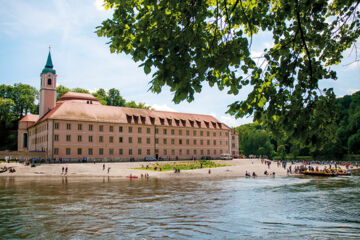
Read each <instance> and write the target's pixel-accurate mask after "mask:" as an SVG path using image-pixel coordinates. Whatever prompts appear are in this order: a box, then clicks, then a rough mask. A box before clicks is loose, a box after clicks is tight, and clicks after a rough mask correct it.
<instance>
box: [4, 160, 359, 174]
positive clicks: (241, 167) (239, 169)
mask: <svg viewBox="0 0 360 240" xmlns="http://www.w3.org/2000/svg"><path fill="white" fill-rule="evenodd" d="M213 161H214V162H217V163H220V164H225V165H228V166H225V167H217V168H202V169H194V170H182V171H181V172H180V173H174V171H153V170H139V169H135V168H141V167H144V166H146V165H149V166H150V165H153V164H156V163H157V162H122V163H119V162H117V163H95V164H94V163H69V164H67V163H63V164H41V165H37V166H36V167H30V166H24V165H23V164H20V163H0V168H2V167H4V166H6V167H13V168H15V170H16V172H15V173H10V172H9V171H7V172H4V173H0V177H1V176H64V175H65V174H63V173H62V168H63V167H64V168H66V167H67V168H68V172H67V174H66V176H69V177H76V176H79V177H81V176H87V177H89V176H113V177H124V178H125V177H126V176H129V175H130V174H131V175H132V176H137V177H139V178H140V177H141V174H146V173H147V174H149V177H151V178H202V179H205V178H223V177H245V172H246V171H248V172H249V173H250V174H252V173H253V172H255V173H256V175H257V176H258V177H273V176H272V173H273V172H275V176H288V173H287V170H286V169H284V168H283V167H281V165H280V166H279V167H278V166H277V164H276V162H275V161H272V164H271V165H270V167H268V166H267V165H266V164H264V163H262V162H261V160H260V159H234V160H226V161H225V160H213ZM158 163H159V164H164V163H170V164H173V163H175V164H176V163H179V161H176V162H173V161H169V162H163V161H161V162H158ZM103 164H105V169H104V170H103ZM299 165H301V164H300V163H297V164H293V165H292V168H293V169H294V167H295V166H299ZM288 166H289V165H288ZM312 166H314V167H316V165H312ZM323 167H324V166H323V165H320V166H319V168H321V169H322V168H323ZM108 168H110V170H109V173H108ZM343 168H345V167H343ZM209 169H210V171H211V173H209ZM354 169H355V167H354ZM265 171H268V172H269V173H270V174H269V176H266V175H264V172H265ZM290 175H295V174H290Z"/></svg>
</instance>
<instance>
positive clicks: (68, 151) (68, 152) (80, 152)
mask: <svg viewBox="0 0 360 240" xmlns="http://www.w3.org/2000/svg"><path fill="white" fill-rule="evenodd" d="M87 150H88V151H87V155H90V156H91V155H93V154H94V150H93V149H92V148H88V149H87ZM108 150H109V152H108V153H109V155H114V154H115V151H114V149H113V148H110V149H108ZM144 150H145V149H144ZM145 152H146V155H151V149H146V151H144V153H145ZM184 152H185V151H184ZM65 153H66V155H71V148H66V149H65ZM155 153H156V154H158V153H159V152H158V150H156V151H155ZM199 153H200V155H204V154H208V155H210V154H211V151H210V150H209V149H208V150H203V149H201V150H200V151H199ZM213 153H214V154H215V155H216V154H217V151H216V149H215V150H213ZM222 153H223V150H220V154H222ZM54 154H55V155H59V149H58V148H54ZM77 154H78V155H83V154H85V152H83V149H82V148H78V149H77ZM98 154H99V155H104V149H103V148H99V149H98ZM123 154H124V151H123V149H122V148H120V149H119V150H118V155H123ZM128 154H129V155H133V149H131V148H130V149H128ZM137 154H138V155H142V154H143V149H138V150H137ZM163 154H164V155H165V156H167V155H168V154H171V155H176V150H175V149H171V150H169V152H168V150H167V149H164V150H163ZM177 154H178V155H179V156H181V155H182V154H183V150H182V149H179V150H178V151H177ZM190 154H194V155H196V154H198V151H197V150H196V149H194V150H193V151H192V153H191V150H190V149H186V155H190Z"/></svg>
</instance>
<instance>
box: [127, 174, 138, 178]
mask: <svg viewBox="0 0 360 240" xmlns="http://www.w3.org/2000/svg"><path fill="white" fill-rule="evenodd" d="M126 177H127V178H138V176H133V175H130V176H126Z"/></svg>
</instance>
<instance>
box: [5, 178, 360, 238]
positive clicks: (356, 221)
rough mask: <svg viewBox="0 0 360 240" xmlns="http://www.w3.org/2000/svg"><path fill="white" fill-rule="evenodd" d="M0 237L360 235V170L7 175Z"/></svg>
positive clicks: (359, 236)
mask: <svg viewBox="0 0 360 240" xmlns="http://www.w3.org/2000/svg"><path fill="white" fill-rule="evenodd" d="M0 239H360V176H352V177H336V178H314V177H311V178H296V177H276V178H256V179H253V178H249V179H246V178H236V179H217V180H179V179H174V180H158V179H151V178H150V179H148V180H145V179H134V180H130V179H120V178H107V177H104V178H103V177H101V178H70V177H68V178H66V177H64V178H45V177H42V178H20V177H17V178H0Z"/></svg>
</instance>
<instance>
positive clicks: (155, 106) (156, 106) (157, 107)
mask: <svg viewBox="0 0 360 240" xmlns="http://www.w3.org/2000/svg"><path fill="white" fill-rule="evenodd" d="M150 106H151V107H152V108H153V109H155V110H160V111H168V112H177V111H176V110H175V109H173V108H171V107H169V106H168V105H166V104H162V105H160V104H153V105H150Z"/></svg>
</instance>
